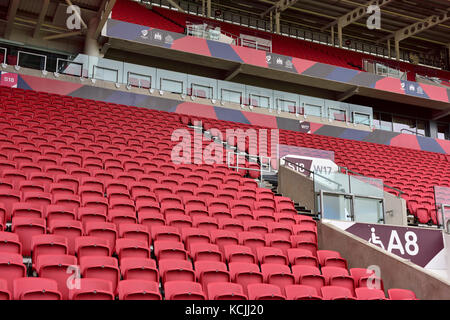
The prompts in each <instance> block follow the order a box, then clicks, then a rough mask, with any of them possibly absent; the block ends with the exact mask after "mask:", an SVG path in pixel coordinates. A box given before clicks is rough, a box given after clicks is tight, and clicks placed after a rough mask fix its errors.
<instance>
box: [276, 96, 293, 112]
mask: <svg viewBox="0 0 450 320" xmlns="http://www.w3.org/2000/svg"><path fill="white" fill-rule="evenodd" d="M277 109H279V110H281V111H285V112H289V113H296V110H297V103H296V102H295V101H292V100H284V99H277Z"/></svg>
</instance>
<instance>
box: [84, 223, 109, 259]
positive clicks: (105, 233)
mask: <svg viewBox="0 0 450 320" xmlns="http://www.w3.org/2000/svg"><path fill="white" fill-rule="evenodd" d="M84 229H85V234H86V235H88V236H93V237H98V238H103V239H105V240H107V241H108V244H109V248H110V251H111V252H113V250H114V248H115V246H116V239H117V227H116V225H115V224H114V223H112V222H89V223H86V226H85V228H84Z"/></svg>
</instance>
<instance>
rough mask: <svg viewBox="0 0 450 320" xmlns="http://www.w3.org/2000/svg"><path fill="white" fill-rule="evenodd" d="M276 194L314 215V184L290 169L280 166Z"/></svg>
mask: <svg viewBox="0 0 450 320" xmlns="http://www.w3.org/2000/svg"><path fill="white" fill-rule="evenodd" d="M278 193H280V194H282V195H283V196H285V197H289V198H291V199H292V200H294V202H298V203H299V204H300V205H301V206H304V207H306V208H307V209H309V210H311V212H312V213H316V208H315V204H314V182H313V181H312V180H311V179H309V178H308V177H306V176H304V175H302V174H299V173H297V172H295V171H294V170H292V169H290V168H286V167H284V166H280V168H279V170H278Z"/></svg>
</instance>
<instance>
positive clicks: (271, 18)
mask: <svg viewBox="0 0 450 320" xmlns="http://www.w3.org/2000/svg"><path fill="white" fill-rule="evenodd" d="M270 32H271V33H273V13H272V11H270Z"/></svg>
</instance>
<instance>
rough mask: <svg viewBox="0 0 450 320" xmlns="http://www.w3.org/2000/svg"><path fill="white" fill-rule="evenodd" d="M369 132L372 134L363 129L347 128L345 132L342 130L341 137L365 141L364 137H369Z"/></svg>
mask: <svg viewBox="0 0 450 320" xmlns="http://www.w3.org/2000/svg"><path fill="white" fill-rule="evenodd" d="M369 134H371V132H370V131H362V130H356V129H346V130H345V131H344V132H342V133H341V134H340V135H339V138H343V139H351V140H358V141H364V139H365V138H367V136H368V135H369Z"/></svg>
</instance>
